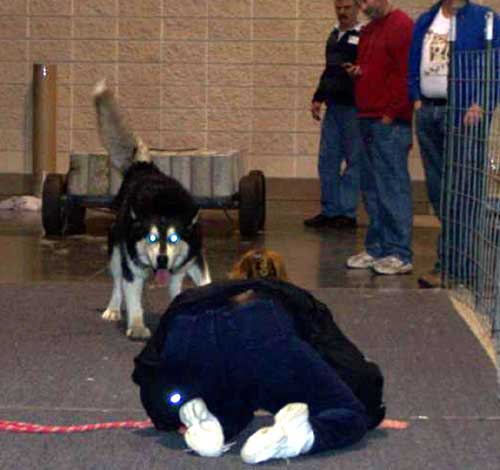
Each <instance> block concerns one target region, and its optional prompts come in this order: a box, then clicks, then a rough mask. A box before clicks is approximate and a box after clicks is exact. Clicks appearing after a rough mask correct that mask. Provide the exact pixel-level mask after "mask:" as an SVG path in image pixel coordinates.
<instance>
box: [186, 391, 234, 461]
mask: <svg viewBox="0 0 500 470" xmlns="http://www.w3.org/2000/svg"><path fill="white" fill-rule="evenodd" d="M179 419H180V420H181V422H182V423H183V424H184V425H185V426H186V428H187V429H186V431H185V433H184V436H183V437H184V442H185V443H186V445H187V446H188V447H189V448H190V449H191V450H193V451H194V452H196V453H197V454H198V455H201V456H203V457H219V456H220V455H222V454H223V453H224V450H225V446H224V432H223V430H222V427H221V425H220V423H219V420H218V419H217V418H216V417H215V416H214V415H213V414H212V413H210V411H209V410H208V408H207V406H206V404H205V402H204V401H203V400H201V399H193V400H191V401H189V402H187V403H186V404H184V405H183V406H182V407H181V409H180V411H179ZM202 423H204V426H202ZM209 443H210V445H209Z"/></svg>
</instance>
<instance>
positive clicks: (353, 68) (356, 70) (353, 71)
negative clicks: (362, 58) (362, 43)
mask: <svg viewBox="0 0 500 470" xmlns="http://www.w3.org/2000/svg"><path fill="white" fill-rule="evenodd" d="M342 67H343V69H344V70H345V71H346V72H347V73H348V74H349V75H350V76H351V77H352V78H356V77H359V76H360V75H361V67H360V66H359V65H354V64H351V63H350V62H344V63H343V64H342Z"/></svg>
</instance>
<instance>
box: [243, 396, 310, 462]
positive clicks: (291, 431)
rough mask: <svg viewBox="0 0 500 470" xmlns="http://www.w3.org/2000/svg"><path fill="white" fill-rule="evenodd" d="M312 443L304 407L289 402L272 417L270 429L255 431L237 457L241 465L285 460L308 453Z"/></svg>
mask: <svg viewBox="0 0 500 470" xmlns="http://www.w3.org/2000/svg"><path fill="white" fill-rule="evenodd" d="M313 444H314V433H313V430H312V428H311V424H310V423H309V408H308V406H307V405H306V404H305V403H290V404H288V405H286V406H285V407H283V408H282V409H281V410H280V411H279V412H278V413H277V414H276V416H275V417H274V425H273V426H270V427H266V428H262V429H259V430H258V431H257V432H256V433H254V434H252V435H251V436H250V437H249V438H248V439H247V441H246V442H245V445H244V446H243V448H242V449H241V458H242V460H243V462H245V463H259V462H264V461H266V460H269V459H287V458H289V457H296V456H297V455H299V454H304V453H306V452H309V450H311V447H312V446H313Z"/></svg>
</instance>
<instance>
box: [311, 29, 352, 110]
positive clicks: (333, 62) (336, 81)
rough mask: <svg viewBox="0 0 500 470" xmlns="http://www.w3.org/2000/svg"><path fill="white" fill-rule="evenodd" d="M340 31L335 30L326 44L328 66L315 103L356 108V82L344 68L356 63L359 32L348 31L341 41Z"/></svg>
mask: <svg viewBox="0 0 500 470" xmlns="http://www.w3.org/2000/svg"><path fill="white" fill-rule="evenodd" d="M339 35H340V31H339V29H338V28H337V27H335V28H333V30H332V32H331V33H330V36H329V37H328V41H327V42H326V49H325V61H326V66H325V70H324V71H323V74H322V75H321V78H320V80H319V84H318V87H317V89H316V91H315V93H314V96H313V101H319V102H321V103H326V104H327V105H330V104H333V103H336V104H342V105H350V106H354V104H355V101H356V100H355V98H354V82H353V80H352V78H351V77H350V76H349V74H348V73H347V72H346V71H345V69H344V68H343V67H342V64H343V63H346V62H350V63H351V64H354V63H355V62H356V57H357V50H358V40H359V30H358V29H356V28H353V29H350V30H348V31H346V32H345V33H344V34H343V35H342V37H341V38H340V39H339Z"/></svg>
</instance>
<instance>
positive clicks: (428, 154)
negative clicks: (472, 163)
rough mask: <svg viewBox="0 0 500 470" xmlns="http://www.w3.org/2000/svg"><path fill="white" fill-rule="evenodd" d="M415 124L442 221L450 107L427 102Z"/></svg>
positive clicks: (432, 197)
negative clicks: (442, 192) (445, 145)
mask: <svg viewBox="0 0 500 470" xmlns="http://www.w3.org/2000/svg"><path fill="white" fill-rule="evenodd" d="M415 126H416V134H417V139H418V145H419V147H420V155H421V157H422V163H423V166H424V173H425V186H426V189H427V197H428V198H429V201H430V203H431V206H432V209H433V210H434V213H435V214H436V217H437V218H438V219H439V221H440V222H441V223H442V221H443V218H442V214H441V191H442V186H443V169H444V159H445V155H444V142H445V137H446V128H445V126H446V106H433V105H428V104H424V105H423V106H422V107H421V108H420V109H418V110H417V111H415ZM441 238H442V237H441V233H440V234H439V238H438V243H437V252H438V256H437V261H436V263H435V266H434V267H435V269H438V270H440V269H441V261H440V259H441Z"/></svg>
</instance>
